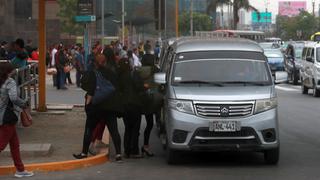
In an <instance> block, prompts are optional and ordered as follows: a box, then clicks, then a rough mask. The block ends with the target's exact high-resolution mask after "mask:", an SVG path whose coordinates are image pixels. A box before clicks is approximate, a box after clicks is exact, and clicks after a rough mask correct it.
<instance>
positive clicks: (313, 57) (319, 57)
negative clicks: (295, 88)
mask: <svg viewBox="0 0 320 180" xmlns="http://www.w3.org/2000/svg"><path fill="white" fill-rule="evenodd" d="M300 79H301V90H302V93H303V94H308V90H309V89H313V96H314V97H319V96H320V44H319V43H318V42H309V43H307V44H306V45H305V47H304V48H303V51H302V68H301V69H300Z"/></svg>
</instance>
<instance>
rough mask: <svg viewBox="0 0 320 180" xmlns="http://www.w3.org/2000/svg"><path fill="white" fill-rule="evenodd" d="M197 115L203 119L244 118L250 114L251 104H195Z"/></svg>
mask: <svg viewBox="0 0 320 180" xmlns="http://www.w3.org/2000/svg"><path fill="white" fill-rule="evenodd" d="M195 107H196V111H197V114H198V115H199V116H204V117H244V116H248V115H251V114H252V111H253V103H248V104H204V103H203V104H202V103H197V104H195Z"/></svg>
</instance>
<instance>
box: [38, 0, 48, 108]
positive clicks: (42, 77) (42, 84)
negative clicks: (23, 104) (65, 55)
mask: <svg viewBox="0 0 320 180" xmlns="http://www.w3.org/2000/svg"><path fill="white" fill-rule="evenodd" d="M45 3H46V2H45V0H39V7H38V9H39V17H38V18H39V21H38V33H39V107H38V111H40V112H44V111H46V110H47V107H46V61H45V59H46V17H45V15H46V9H45V8H46V4H45Z"/></svg>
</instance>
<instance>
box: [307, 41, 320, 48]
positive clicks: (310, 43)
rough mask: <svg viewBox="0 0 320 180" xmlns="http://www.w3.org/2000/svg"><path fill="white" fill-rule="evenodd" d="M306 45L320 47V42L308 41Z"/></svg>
mask: <svg viewBox="0 0 320 180" xmlns="http://www.w3.org/2000/svg"><path fill="white" fill-rule="evenodd" d="M305 47H320V43H319V42H314V41H307V42H306V44H305Z"/></svg>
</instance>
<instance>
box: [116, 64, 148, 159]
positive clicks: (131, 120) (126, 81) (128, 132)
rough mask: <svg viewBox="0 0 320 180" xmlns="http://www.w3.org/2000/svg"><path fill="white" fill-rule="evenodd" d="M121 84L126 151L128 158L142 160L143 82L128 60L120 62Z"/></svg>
mask: <svg viewBox="0 0 320 180" xmlns="http://www.w3.org/2000/svg"><path fill="white" fill-rule="evenodd" d="M119 82H120V89H121V92H122V94H123V100H124V103H123V104H124V114H123V121H124V125H125V133H124V151H125V157H126V158H142V156H141V154H140V151H139V131H140V124H141V107H142V104H141V98H140V97H141V94H142V93H143V92H144V87H143V81H142V80H141V79H140V77H139V75H138V74H137V72H136V71H135V70H133V71H132V68H131V66H130V62H129V60H128V59H127V58H122V59H121V60H120V62H119Z"/></svg>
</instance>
